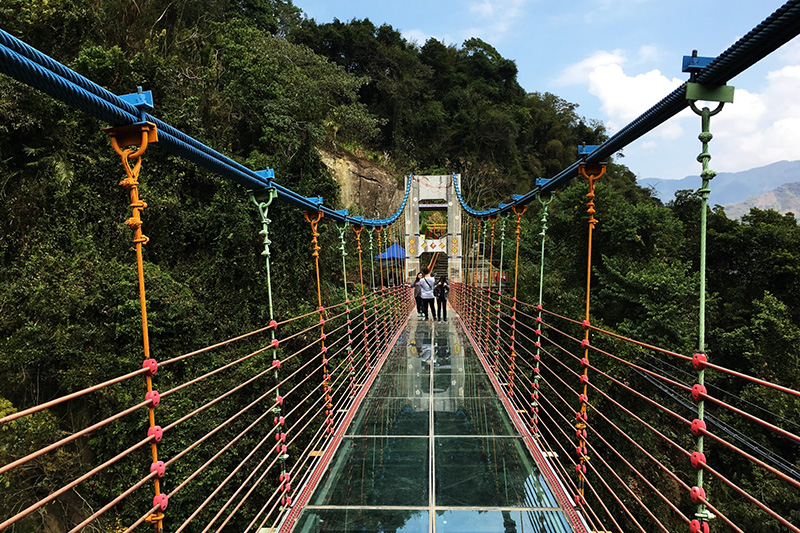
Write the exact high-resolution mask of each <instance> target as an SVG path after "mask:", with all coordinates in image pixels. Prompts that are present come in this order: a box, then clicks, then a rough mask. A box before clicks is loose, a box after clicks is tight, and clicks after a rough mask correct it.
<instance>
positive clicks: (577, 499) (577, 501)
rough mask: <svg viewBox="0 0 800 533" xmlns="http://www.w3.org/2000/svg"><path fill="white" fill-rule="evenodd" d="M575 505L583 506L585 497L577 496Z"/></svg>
mask: <svg viewBox="0 0 800 533" xmlns="http://www.w3.org/2000/svg"><path fill="white" fill-rule="evenodd" d="M574 499H575V505H583V496H581V495H580V493H578V494H576V495H575V498H574Z"/></svg>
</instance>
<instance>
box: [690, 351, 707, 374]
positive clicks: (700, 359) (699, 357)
mask: <svg viewBox="0 0 800 533" xmlns="http://www.w3.org/2000/svg"><path fill="white" fill-rule="evenodd" d="M707 362H708V357H706V354H704V353H696V354H694V355H693V356H692V366H693V367H694V369H695V370H703V369H704V368H705V367H706V365H705V364H706V363H707Z"/></svg>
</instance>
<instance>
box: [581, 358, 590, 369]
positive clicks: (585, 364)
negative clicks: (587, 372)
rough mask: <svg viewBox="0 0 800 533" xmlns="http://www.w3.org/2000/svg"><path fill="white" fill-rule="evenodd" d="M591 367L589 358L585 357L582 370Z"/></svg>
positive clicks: (582, 361) (582, 360)
mask: <svg viewBox="0 0 800 533" xmlns="http://www.w3.org/2000/svg"><path fill="white" fill-rule="evenodd" d="M588 366H589V358H588V357H584V358H582V359H581V368H587V367H588Z"/></svg>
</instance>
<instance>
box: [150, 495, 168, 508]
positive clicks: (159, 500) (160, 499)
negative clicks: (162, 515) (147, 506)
mask: <svg viewBox="0 0 800 533" xmlns="http://www.w3.org/2000/svg"><path fill="white" fill-rule="evenodd" d="M168 504H169V498H168V497H167V495H166V494H159V495H158V496H156V497H155V498H153V507H157V508H159V509H161V510H162V511H166V510H167V505H168Z"/></svg>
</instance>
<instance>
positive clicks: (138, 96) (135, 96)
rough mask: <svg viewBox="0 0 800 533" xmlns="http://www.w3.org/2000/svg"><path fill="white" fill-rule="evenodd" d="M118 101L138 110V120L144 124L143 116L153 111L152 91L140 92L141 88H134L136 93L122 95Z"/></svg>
mask: <svg viewBox="0 0 800 533" xmlns="http://www.w3.org/2000/svg"><path fill="white" fill-rule="evenodd" d="M119 99H120V100H122V101H123V102H125V103H128V104H130V105H132V106H133V107H135V108H136V109H138V110H139V120H140V121H142V122H144V121H145V115H146V114H147V113H148V112H150V111H152V110H153V91H142V87H141V86H138V87H136V92H135V93H131V94H123V95H120V96H119Z"/></svg>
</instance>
